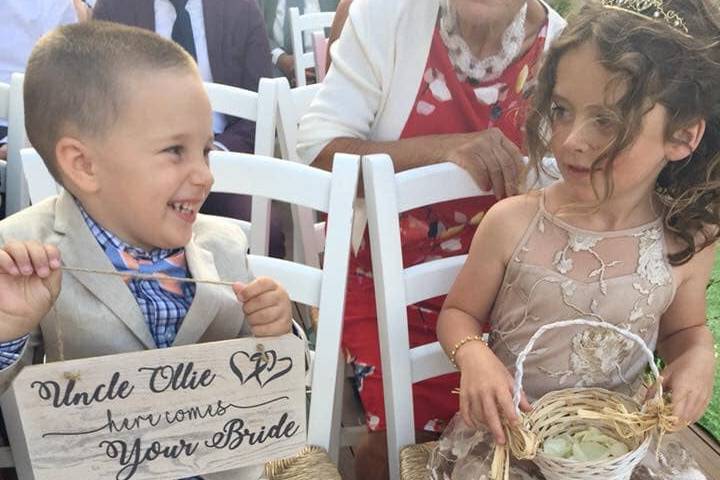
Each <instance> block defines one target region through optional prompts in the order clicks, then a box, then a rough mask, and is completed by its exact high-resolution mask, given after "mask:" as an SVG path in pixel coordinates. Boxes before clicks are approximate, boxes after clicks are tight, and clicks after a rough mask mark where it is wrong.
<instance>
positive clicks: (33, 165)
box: [20, 148, 62, 205]
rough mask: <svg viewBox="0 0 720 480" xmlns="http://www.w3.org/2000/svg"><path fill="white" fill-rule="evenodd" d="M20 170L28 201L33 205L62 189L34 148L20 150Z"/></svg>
mask: <svg viewBox="0 0 720 480" xmlns="http://www.w3.org/2000/svg"><path fill="white" fill-rule="evenodd" d="M20 161H21V163H22V170H23V172H25V180H26V181H27V188H28V199H29V201H30V203H32V204H33V205H34V204H36V203H39V202H41V201H43V200H45V199H46V198H50V197H52V196H54V195H57V194H58V193H60V190H61V189H62V187H61V186H60V185H58V184H57V183H55V179H54V178H53V177H52V175H51V174H50V171H49V170H48V169H47V167H46V166H45V162H43V159H42V158H41V157H40V154H39V153H38V152H37V151H36V150H35V149H34V148H23V149H22V150H20Z"/></svg>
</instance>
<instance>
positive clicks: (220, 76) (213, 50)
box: [202, 0, 227, 83]
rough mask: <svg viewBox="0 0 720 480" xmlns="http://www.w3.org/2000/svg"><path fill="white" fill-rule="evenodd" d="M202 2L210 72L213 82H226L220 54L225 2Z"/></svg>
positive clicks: (215, 0)
mask: <svg viewBox="0 0 720 480" xmlns="http://www.w3.org/2000/svg"><path fill="white" fill-rule="evenodd" d="M202 3H203V17H204V22H205V39H206V40H207V49H208V59H209V60H210V72H211V73H212V76H213V82H216V83H227V80H226V79H225V76H226V75H225V73H226V72H225V71H224V70H223V56H222V54H223V48H222V41H223V29H224V25H225V22H224V16H225V15H224V12H223V8H224V5H225V4H226V3H227V2H219V1H217V0H202Z"/></svg>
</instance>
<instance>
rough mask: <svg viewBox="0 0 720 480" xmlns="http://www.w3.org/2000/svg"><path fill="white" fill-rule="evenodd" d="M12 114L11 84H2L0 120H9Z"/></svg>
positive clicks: (0, 88) (0, 83) (0, 91)
mask: <svg viewBox="0 0 720 480" xmlns="http://www.w3.org/2000/svg"><path fill="white" fill-rule="evenodd" d="M9 112H10V84H8V83H4V82H0V118H5V119H7V117H8V114H9Z"/></svg>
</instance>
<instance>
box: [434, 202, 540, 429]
mask: <svg viewBox="0 0 720 480" xmlns="http://www.w3.org/2000/svg"><path fill="white" fill-rule="evenodd" d="M533 205H534V206H535V208H533ZM536 208H537V203H536V202H533V201H529V197H528V196H521V197H515V198H511V199H507V200H504V201H502V202H500V203H498V204H496V205H495V206H493V208H491V209H490V210H489V211H488V213H487V215H485V218H484V219H483V221H482V222H481V223H480V225H479V226H478V229H477V231H476V232H475V236H474V238H473V242H472V245H471V247H470V252H469V255H468V259H467V261H466V262H465V265H464V266H463V268H462V270H461V271H460V274H459V275H458V277H457V279H456V280H455V283H454V284H453V286H452V288H451V289H450V292H449V294H448V296H447V299H446V300H445V303H444V305H443V308H442V311H441V312H440V317H439V318H438V323H437V335H438V339H439V340H440V344H441V345H442V346H443V348H444V349H445V352H447V354H448V355H451V353H452V351H453V350H454V348H455V346H456V345H458V344H459V343H460V342H462V341H463V339H466V338H468V337H474V336H476V335H481V334H482V331H483V326H484V325H485V323H486V322H487V319H488V316H489V314H490V311H491V309H492V307H493V304H494V303H495V299H496V297H497V294H498V291H499V290H500V287H501V285H502V281H503V277H504V275H505V267H506V265H507V263H508V260H509V259H510V257H511V256H512V253H513V250H514V249H515V245H516V244H517V243H518V241H519V240H520V238H521V237H522V234H523V232H524V231H525V228H526V227H527V224H528V223H529V222H530V219H531V216H532V215H533V214H534V213H535V210H536ZM455 361H456V364H457V366H458V368H459V369H460V373H461V381H460V413H461V414H462V416H463V419H464V421H465V423H467V424H468V425H473V426H476V427H479V426H480V425H486V426H487V428H489V429H490V431H491V432H492V433H493V435H494V436H495V440H496V441H497V442H498V443H505V435H504V433H503V428H502V425H501V422H500V417H501V416H505V417H507V418H508V419H509V420H510V421H516V420H517V417H516V415H515V409H514V407H513V404H512V384H513V379H512V377H511V375H510V373H509V372H508V371H507V369H506V368H505V366H504V365H503V364H502V363H501V362H500V360H498V359H497V357H496V356H495V354H494V353H493V352H492V351H491V350H490V349H489V348H488V347H487V345H485V344H484V343H483V342H481V341H468V342H466V343H464V344H463V345H462V346H461V347H460V348H458V349H457V351H456V352H455ZM522 407H523V409H529V405H528V404H527V401H525V400H524V401H523V404H522Z"/></svg>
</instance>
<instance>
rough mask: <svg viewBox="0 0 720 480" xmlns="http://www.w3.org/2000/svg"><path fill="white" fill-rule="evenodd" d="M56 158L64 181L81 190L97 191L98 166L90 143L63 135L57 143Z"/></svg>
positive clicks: (84, 191) (86, 191)
mask: <svg viewBox="0 0 720 480" xmlns="http://www.w3.org/2000/svg"><path fill="white" fill-rule="evenodd" d="M55 159H56V161H57V166H58V169H59V170H60V172H61V175H62V178H63V182H67V183H70V184H71V185H73V186H74V187H75V188H77V189H78V190H79V192H83V193H93V192H95V191H97V189H98V183H97V171H96V170H97V168H96V165H95V160H94V157H93V155H92V150H91V149H90V148H89V147H88V145H86V144H85V143H83V142H82V141H80V140H78V139H77V138H73V137H62V138H60V140H58V142H57V144H56V145H55Z"/></svg>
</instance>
